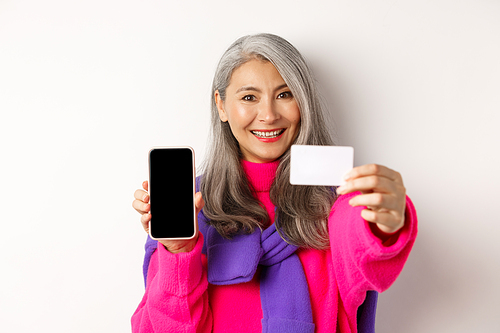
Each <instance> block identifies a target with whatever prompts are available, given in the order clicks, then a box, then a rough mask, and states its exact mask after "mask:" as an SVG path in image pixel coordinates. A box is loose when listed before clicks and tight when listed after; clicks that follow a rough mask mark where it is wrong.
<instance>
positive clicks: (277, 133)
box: [250, 128, 285, 139]
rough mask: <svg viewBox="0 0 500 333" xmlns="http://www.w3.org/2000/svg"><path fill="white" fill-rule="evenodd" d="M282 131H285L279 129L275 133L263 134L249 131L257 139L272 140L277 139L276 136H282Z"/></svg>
mask: <svg viewBox="0 0 500 333" xmlns="http://www.w3.org/2000/svg"><path fill="white" fill-rule="evenodd" d="M284 131H285V129H284V128H282V129H279V130H276V131H267V132H263V131H250V132H252V134H253V135H255V136H256V137H259V138H266V139H272V138H277V137H278V136H280V135H281V134H283V132H284Z"/></svg>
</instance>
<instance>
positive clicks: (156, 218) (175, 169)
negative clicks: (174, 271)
mask: <svg viewBox="0 0 500 333" xmlns="http://www.w3.org/2000/svg"><path fill="white" fill-rule="evenodd" d="M148 155H149V157H148V161H149V204H150V206H151V220H150V221H149V234H150V236H151V238H153V239H156V240H159V239H191V238H193V237H194V236H195V231H196V216H195V215H196V210H195V204H194V195H195V176H196V173H195V164H194V150H193V148H191V147H153V148H151V150H150V151H149V154H148Z"/></svg>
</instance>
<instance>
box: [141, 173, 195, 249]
mask: <svg viewBox="0 0 500 333" xmlns="http://www.w3.org/2000/svg"><path fill="white" fill-rule="evenodd" d="M142 188H143V190H141V189H139V190H136V191H135V193H134V198H135V200H134V201H133V202H132V207H134V209H135V210H136V211H137V212H138V213H139V214H141V223H142V227H143V228H144V230H145V231H146V232H147V233H149V221H150V220H151V213H150V210H151V206H150V205H149V194H148V192H147V191H148V182H147V181H144V182H143V183H142ZM194 203H195V206H196V231H195V236H194V237H193V238H192V239H182V240H159V241H158V242H160V243H161V244H163V246H165V248H166V249H167V250H168V251H169V252H172V253H179V252H190V251H191V250H193V249H194V247H195V246H196V242H197V241H198V213H199V212H200V211H201V209H202V208H203V206H204V205H205V202H204V201H203V198H202V197H201V193H200V192H197V193H196V195H195V198H194Z"/></svg>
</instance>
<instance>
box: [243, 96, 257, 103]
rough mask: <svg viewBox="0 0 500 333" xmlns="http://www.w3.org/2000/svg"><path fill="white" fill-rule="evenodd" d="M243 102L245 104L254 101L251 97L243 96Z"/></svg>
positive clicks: (253, 97)
mask: <svg viewBox="0 0 500 333" xmlns="http://www.w3.org/2000/svg"><path fill="white" fill-rule="evenodd" d="M242 99H243V100H244V101H247V102H251V101H254V100H255V96H253V95H245V96H243V98H242Z"/></svg>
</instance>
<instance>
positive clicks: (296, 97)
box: [132, 34, 417, 332]
mask: <svg viewBox="0 0 500 333" xmlns="http://www.w3.org/2000/svg"><path fill="white" fill-rule="evenodd" d="M211 108H212V120H211V123H212V131H211V142H210V148H209V150H208V152H207V155H206V156H207V157H206V161H205V165H204V170H203V171H204V172H203V175H202V176H200V177H198V179H197V191H199V193H197V194H196V209H197V216H198V220H197V222H198V226H199V232H198V233H197V236H196V237H195V238H194V239H192V240H179V241H173V240H168V241H166V240H165V241H164V240H162V241H158V242H157V241H153V240H152V239H151V238H148V241H147V243H146V258H145V261H144V276H145V281H146V291H145V294H144V297H143V299H142V301H141V302H140V304H139V306H138V308H137V310H136V312H135V313H134V315H133V317H132V327H133V331H134V332H370V331H373V330H374V313H375V308H374V307H375V306H376V296H377V292H382V291H384V290H386V289H387V288H389V286H390V285H391V284H392V283H393V282H394V281H395V279H396V278H397V276H398V275H399V273H400V272H401V270H402V268H403V266H404V263H405V262H406V259H407V257H408V255H409V253H410V250H411V248H412V246H413V243H414V241H415V238H416V234H417V219H416V214H415V209H414V207H413V205H412V203H411V201H410V200H409V198H408V197H406V194H405V188H404V186H403V181H402V178H401V175H400V174H399V173H397V172H395V171H393V170H391V169H389V168H387V167H384V166H381V165H375V164H370V165H363V166H360V167H356V168H354V169H352V170H351V171H350V172H349V173H348V174H347V176H346V184H345V185H343V186H341V187H339V188H331V187H326V186H294V185H291V184H290V181H289V179H290V146H291V145H292V144H299V145H332V144H333V143H332V142H331V138H330V135H329V133H328V131H327V129H326V127H325V125H324V120H323V110H322V106H321V103H320V101H319V96H318V92H317V90H316V87H315V81H314V78H313V76H312V73H311V71H310V70H309V68H308V66H307V64H306V62H305V61H304V59H303V57H302V56H301V55H300V53H299V52H298V51H297V50H296V49H295V47H293V46H292V45H291V44H290V43H289V42H287V41H286V40H284V39H283V38H281V37H278V36H275V35H271V34H258V35H251V36H245V37H242V38H240V39H238V40H237V41H236V42H234V43H233V44H232V45H231V46H230V47H229V49H228V50H227V51H226V52H225V53H224V55H223V56H222V58H221V60H220V62H219V65H218V67H217V70H216V73H215V77H214V81H213V86H212V106H211ZM147 190H148V184H147V182H144V183H143V189H142V190H137V191H136V192H135V194H134V196H135V200H134V202H133V207H134V208H135V209H136V210H137V211H138V212H139V213H140V214H141V215H142V216H141V222H142V224H143V227H144V229H145V230H146V231H148V223H149V220H150V219H151V214H150V213H149V204H148V201H149V196H148V194H147ZM165 190H174V189H165Z"/></svg>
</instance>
